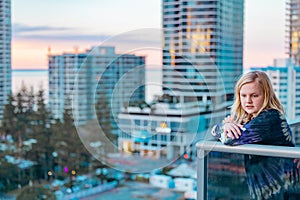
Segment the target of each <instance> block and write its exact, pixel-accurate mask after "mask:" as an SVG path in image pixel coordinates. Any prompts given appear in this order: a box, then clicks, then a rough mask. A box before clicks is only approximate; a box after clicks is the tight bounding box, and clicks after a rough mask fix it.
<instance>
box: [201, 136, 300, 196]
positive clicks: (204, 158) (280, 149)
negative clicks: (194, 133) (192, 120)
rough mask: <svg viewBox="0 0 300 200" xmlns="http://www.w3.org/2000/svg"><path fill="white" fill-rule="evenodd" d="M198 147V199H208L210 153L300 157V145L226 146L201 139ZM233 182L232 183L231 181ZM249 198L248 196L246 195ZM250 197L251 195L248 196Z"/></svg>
mask: <svg viewBox="0 0 300 200" xmlns="http://www.w3.org/2000/svg"><path fill="white" fill-rule="evenodd" d="M196 147H197V177H198V178H197V199H198V200H207V199H208V154H209V153H210V152H223V153H231V154H248V155H259V156H270V157H282V158H300V147H285V146H272V145H257V144H245V145H240V146H226V145H223V144H222V143H221V142H217V141H200V142H198V143H197V144H196ZM229 184H231V183H229ZM245 198H246V199H247V197H245ZM248 198H250V197H248Z"/></svg>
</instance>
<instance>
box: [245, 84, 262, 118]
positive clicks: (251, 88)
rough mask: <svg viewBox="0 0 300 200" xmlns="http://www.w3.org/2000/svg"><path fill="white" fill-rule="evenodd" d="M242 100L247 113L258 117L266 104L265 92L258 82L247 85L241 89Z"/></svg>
mask: <svg viewBox="0 0 300 200" xmlns="http://www.w3.org/2000/svg"><path fill="white" fill-rule="evenodd" d="M240 99H241V105H242V108H243V109H244V110H245V111H246V113H248V114H250V115H252V116H253V117H256V115H257V113H258V111H259V110H260V109H261V108H262V106H263V103H264V94H263V90H262V89H261V87H260V86H259V84H258V83H257V82H252V83H246V84H245V85H243V86H242V87H241V90H240Z"/></svg>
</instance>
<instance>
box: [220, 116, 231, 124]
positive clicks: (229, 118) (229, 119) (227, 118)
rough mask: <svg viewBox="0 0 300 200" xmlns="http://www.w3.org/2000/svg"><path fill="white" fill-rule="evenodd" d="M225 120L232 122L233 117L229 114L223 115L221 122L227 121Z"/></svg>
mask: <svg viewBox="0 0 300 200" xmlns="http://www.w3.org/2000/svg"><path fill="white" fill-rule="evenodd" d="M227 122H232V123H234V118H233V117H232V116H231V115H228V116H227V117H225V118H224V119H223V121H222V123H223V124H225V123H227Z"/></svg>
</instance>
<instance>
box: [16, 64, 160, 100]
mask: <svg viewBox="0 0 300 200" xmlns="http://www.w3.org/2000/svg"><path fill="white" fill-rule="evenodd" d="M145 78H146V80H145V82H146V101H147V102H151V101H152V100H153V97H154V96H155V95H161V94H162V70H161V69H157V68H147V69H146V77H145ZM48 84H49V83H48V69H12V93H13V94H16V93H17V92H19V91H20V89H21V87H22V85H25V87H26V88H27V89H30V88H32V89H33V92H34V93H37V92H38V91H39V90H40V89H41V88H42V89H43V90H44V91H45V98H46V99H48V92H49V91H48V88H49V86H48Z"/></svg>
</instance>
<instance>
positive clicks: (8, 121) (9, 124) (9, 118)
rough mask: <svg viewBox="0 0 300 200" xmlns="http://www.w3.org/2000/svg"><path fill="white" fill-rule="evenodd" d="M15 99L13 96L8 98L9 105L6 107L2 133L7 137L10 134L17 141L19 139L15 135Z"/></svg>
mask: <svg viewBox="0 0 300 200" xmlns="http://www.w3.org/2000/svg"><path fill="white" fill-rule="evenodd" d="M14 102H15V98H14V96H13V95H12V94H10V95H9V96H8V103H7V104H6V105H5V106H4V110H3V118H2V127H1V129H2V132H3V134H4V135H5V136H7V135H8V134H10V135H12V136H13V139H14V141H17V139H18V138H17V137H16V135H15V134H14V133H15V132H16V123H17V122H16V121H17V116H16V113H15V112H16V106H15V105H14Z"/></svg>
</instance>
